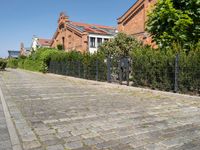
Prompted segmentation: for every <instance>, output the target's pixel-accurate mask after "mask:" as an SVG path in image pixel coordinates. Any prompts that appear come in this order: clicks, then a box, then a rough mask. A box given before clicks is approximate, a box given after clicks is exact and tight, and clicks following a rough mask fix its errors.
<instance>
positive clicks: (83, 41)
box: [51, 13, 116, 53]
mask: <svg viewBox="0 0 200 150" xmlns="http://www.w3.org/2000/svg"><path fill="white" fill-rule="evenodd" d="M115 34H116V28H114V27H109V26H102V25H94V24H86V23H79V22H72V21H70V20H69V17H68V16H66V15H65V14H64V13H61V14H60V17H59V20H58V28H57V30H56V33H55V34H54V36H53V39H52V43H51V47H52V48H57V46H58V45H61V46H62V48H63V49H64V50H65V51H71V50H77V51H80V52H90V53H94V52H95V51H97V49H98V46H99V45H101V44H102V43H103V42H105V41H108V40H109V39H112V38H114V36H115Z"/></svg>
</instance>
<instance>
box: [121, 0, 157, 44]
mask: <svg viewBox="0 0 200 150" xmlns="http://www.w3.org/2000/svg"><path fill="white" fill-rule="evenodd" d="M155 3H156V0H137V2H136V3H135V4H134V5H133V6H131V8H129V9H128V10H127V11H126V12H125V13H124V14H123V15H122V16H121V17H120V18H118V31H119V32H125V33H127V34H129V35H134V36H135V37H136V38H138V39H139V40H142V41H143V43H144V44H150V45H152V46H153V47H154V46H155V44H153V43H152V42H151V41H152V40H151V38H150V37H149V35H148V33H147V32H145V22H146V21H147V13H148V10H149V9H150V8H151V6H153V5H154V4H155Z"/></svg>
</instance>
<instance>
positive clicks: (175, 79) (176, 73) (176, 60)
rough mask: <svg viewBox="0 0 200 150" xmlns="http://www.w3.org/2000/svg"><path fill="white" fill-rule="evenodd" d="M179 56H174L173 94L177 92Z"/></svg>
mask: <svg viewBox="0 0 200 150" xmlns="http://www.w3.org/2000/svg"><path fill="white" fill-rule="evenodd" d="M178 62H179V54H176V58H175V75H174V92H175V93H177V92H178V75H179V64H178Z"/></svg>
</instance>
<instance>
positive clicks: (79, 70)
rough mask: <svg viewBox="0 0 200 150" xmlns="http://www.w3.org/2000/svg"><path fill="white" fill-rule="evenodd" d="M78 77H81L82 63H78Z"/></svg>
mask: <svg viewBox="0 0 200 150" xmlns="http://www.w3.org/2000/svg"><path fill="white" fill-rule="evenodd" d="M78 77H79V78H80V77H81V62H80V61H78Z"/></svg>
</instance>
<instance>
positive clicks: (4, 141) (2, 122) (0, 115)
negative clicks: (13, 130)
mask: <svg viewBox="0 0 200 150" xmlns="http://www.w3.org/2000/svg"><path fill="white" fill-rule="evenodd" d="M11 149H12V147H11V141H10V136H9V132H8V129H7V125H6V119H5V115H4V111H3V107H2V103H1V97H0V150H11Z"/></svg>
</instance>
